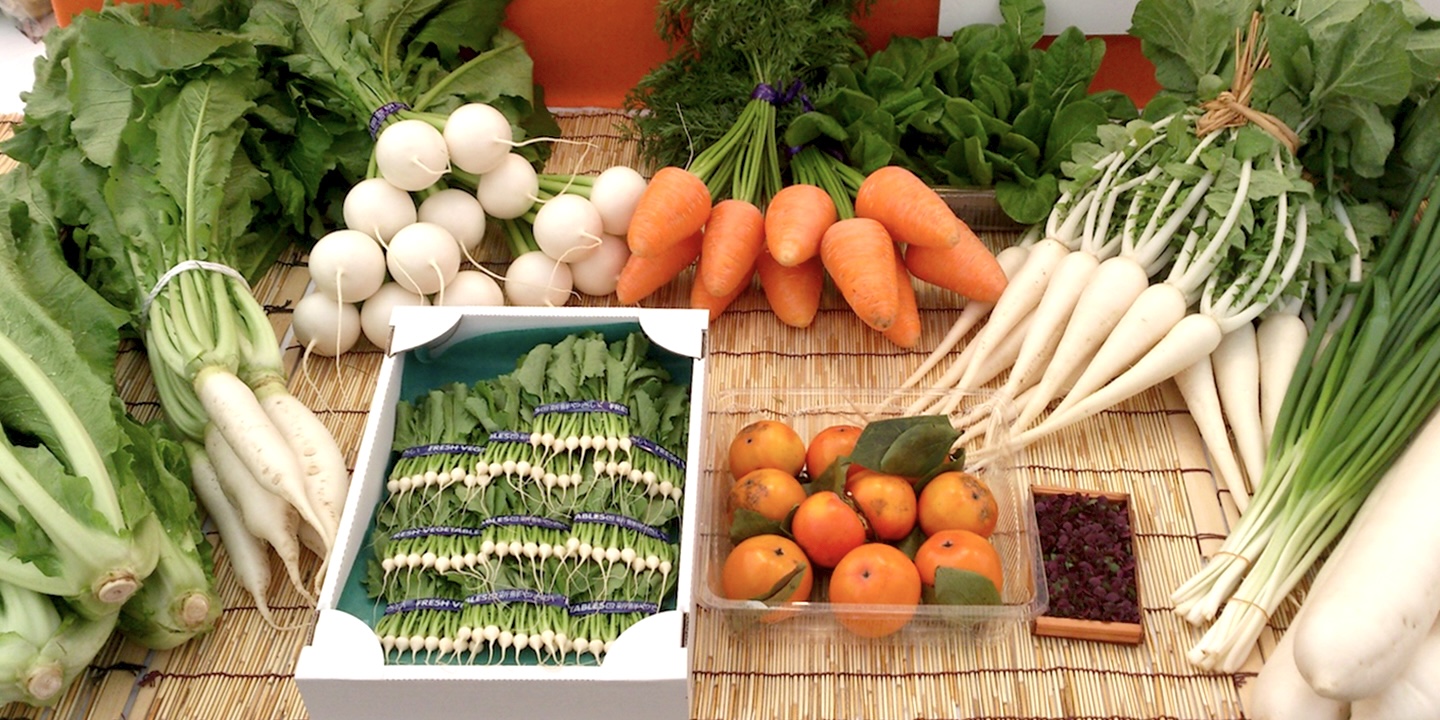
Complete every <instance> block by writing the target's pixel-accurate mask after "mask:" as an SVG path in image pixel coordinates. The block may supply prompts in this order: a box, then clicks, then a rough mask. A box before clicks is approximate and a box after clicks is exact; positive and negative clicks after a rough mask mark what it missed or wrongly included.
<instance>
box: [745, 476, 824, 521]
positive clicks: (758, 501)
mask: <svg viewBox="0 0 1440 720" xmlns="http://www.w3.org/2000/svg"><path fill="white" fill-rule="evenodd" d="M804 501H805V486H803V485H801V484H800V481H799V480H797V479H796V478H795V476H794V475H791V474H790V473H787V472H785V471H784V470H776V469H775V468H760V469H758V470H752V471H750V472H749V473H746V474H745V476H744V477H742V478H740V479H739V480H736V481H735V484H734V485H731V486H730V506H729V511H730V513H731V515H732V516H733V513H734V512H735V511H736V510H738V509H740V508H745V509H747V510H753V511H755V512H757V513H760V514H761V515H763V516H765V518H766V519H769V520H774V521H775V522H782V521H784V520H785V517H786V516H788V515H789V514H790V511H791V510H794V509H795V507H796V506H798V505H799V504H800V503H802V502H804Z"/></svg>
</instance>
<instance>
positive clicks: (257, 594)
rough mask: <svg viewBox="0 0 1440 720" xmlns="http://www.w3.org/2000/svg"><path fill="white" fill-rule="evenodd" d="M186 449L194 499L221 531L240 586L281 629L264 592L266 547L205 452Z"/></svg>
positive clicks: (269, 622) (191, 447) (189, 446)
mask: <svg viewBox="0 0 1440 720" xmlns="http://www.w3.org/2000/svg"><path fill="white" fill-rule="evenodd" d="M185 449H186V451H187V453H188V454H189V456H190V486H191V487H192V488H193V489H194V490H195V499H196V500H198V501H199V502H200V504H201V505H202V506H204V508H205V513H206V514H207V515H209V516H210V521H211V522H213V523H215V530H216V531H217V532H218V533H219V534H220V544H221V545H223V546H224V547H225V554H226V556H227V557H229V559H230V570H231V572H233V573H235V578H236V579H237V580H239V581H240V586H241V587H243V588H245V590H246V591H247V592H249V593H250V597H251V598H253V599H254V600H255V609H256V610H257V611H259V613H260V617H261V618H262V619H263V620H264V621H265V623H266V624H267V625H269V626H270V627H272V628H275V629H277V630H280V629H282V628H281V627H280V624H279V623H277V622H276V621H275V617H274V616H273V615H271V613H270V605H269V603H268V602H266V598H265V593H266V592H267V591H268V590H269V588H270V558H269V557H268V554H267V553H266V551H265V546H264V545H262V544H261V543H260V541H259V540H258V539H257V538H256V537H255V536H254V535H251V534H250V531H249V530H246V529H245V523H244V521H243V520H241V519H240V513H239V512H237V511H236V510H235V506H233V505H231V504H230V501H229V499H227V498H226V497H225V491H224V489H222V488H221V487H220V482H219V481H218V480H217V479H216V477H215V467H214V465H212V464H211V463H210V458H209V456H208V455H206V453H205V451H204V450H203V449H202V448H201V447H200V446H199V445H196V444H194V443H189V442H187V443H186V444H185Z"/></svg>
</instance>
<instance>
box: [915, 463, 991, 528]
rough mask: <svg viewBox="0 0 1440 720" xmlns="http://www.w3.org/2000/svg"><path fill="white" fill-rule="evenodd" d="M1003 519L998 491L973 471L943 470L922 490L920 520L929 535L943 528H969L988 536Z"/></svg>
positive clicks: (921, 526) (921, 525)
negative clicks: (998, 500) (972, 473)
mask: <svg viewBox="0 0 1440 720" xmlns="http://www.w3.org/2000/svg"><path fill="white" fill-rule="evenodd" d="M999 521H1000V507H999V503H998V502H997V501H996V500H995V494H994V493H992V492H990V486H989V485H987V484H986V483H985V481H984V480H981V479H980V478H979V477H976V476H975V475H971V474H970V473H967V472H963V471H960V470H952V471H949V472H943V473H940V474H939V475H936V476H935V477H934V478H932V479H931V480H930V482H929V483H927V484H926V485H925V487H924V489H922V490H921V491H920V502H919V522H920V529H921V530H924V531H925V534H926V535H934V534H935V533H938V532H940V531H941V530H969V531H970V532H973V533H975V534H976V535H979V536H981V537H984V538H988V537H990V535H991V534H993V533H994V532H995V526H996V524H998V523H999Z"/></svg>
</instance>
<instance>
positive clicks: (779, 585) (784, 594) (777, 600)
mask: <svg viewBox="0 0 1440 720" xmlns="http://www.w3.org/2000/svg"><path fill="white" fill-rule="evenodd" d="M808 567H809V566H808V565H806V564H805V563H797V564H796V565H795V567H794V568H793V569H791V570H790V572H788V573H785V575H784V576H782V577H781V578H780V579H779V580H777V581H775V585H774V586H773V587H771V588H770V590H769V591H768V592H766V593H765V594H764V595H761V596H760V597H754V598H749V599H751V600H758V601H760V602H762V603H765V604H766V605H769V606H770V607H776V606H778V605H784V604H785V603H787V602H789V601H790V598H791V597H792V596H794V595H795V591H796V590H799V589H800V583H801V582H803V581H804V579H805V570H806V569H807V568H808Z"/></svg>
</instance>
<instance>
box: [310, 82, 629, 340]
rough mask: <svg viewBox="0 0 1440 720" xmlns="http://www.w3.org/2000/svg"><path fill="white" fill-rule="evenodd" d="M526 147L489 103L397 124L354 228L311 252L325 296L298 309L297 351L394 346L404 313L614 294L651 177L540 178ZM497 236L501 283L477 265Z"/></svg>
mask: <svg viewBox="0 0 1440 720" xmlns="http://www.w3.org/2000/svg"><path fill="white" fill-rule="evenodd" d="M542 140H543V139H542ZM532 142H533V141H532ZM519 145H520V143H516V142H514V140H513V139H512V131H511V127H510V124H509V121H508V120H506V118H505V116H504V115H503V114H501V113H500V111H498V110H496V109H494V108H493V107H491V106H489V105H485V104H481V103H471V104H467V105H462V106H461V107H459V108H456V109H455V110H454V111H453V112H451V113H450V114H449V115H448V116H447V117H446V119H445V121H444V123H443V127H440V128H437V127H436V126H435V125H432V124H431V123H428V122H426V121H424V120H418V119H407V120H400V121H397V122H394V123H392V124H390V125H387V126H386V127H385V128H384V130H382V131H381V132H380V134H379V136H378V137H377V138H376V141H375V168H376V174H375V175H374V176H373V177H370V178H367V179H365V180H363V181H361V182H359V183H357V184H356V185H355V186H354V187H352V188H351V189H350V191H349V193H347V195H346V197H345V202H344V206H343V207H344V222H345V227H344V228H343V229H338V230H335V231H332V232H330V233H328V234H326V235H325V236H324V237H322V238H320V239H319V240H318V241H316V243H315V245H314V247H313V248H312V249H311V250H310V253H309V259H308V266H309V270H310V276H311V279H312V281H313V283H314V289H315V292H313V293H310V294H308V295H306V296H305V297H304V298H303V299H302V300H301V301H300V302H299V303H297V305H296V307H295V312H294V329H295V334H296V338H297V340H298V341H299V343H300V344H301V345H302V346H304V347H306V348H307V349H309V351H310V352H313V353H316V354H320V355H327V356H333V355H339V354H341V353H344V352H346V351H348V350H350V349H351V348H353V347H354V346H355V344H356V343H357V342H359V340H360V338H361V336H362V335H363V336H364V337H365V338H366V339H367V340H369V341H370V342H371V343H372V344H374V345H376V346H379V347H384V346H385V344H386V341H387V339H388V335H389V320H390V311H391V310H392V309H393V308H395V307H397V306H405V305H410V306H413V305H452V306H459V305H466V306H498V305H506V304H509V305H524V306H549V307H558V306H562V305H565V304H567V303H568V302H569V300H570V299H571V297H572V296H573V295H574V294H575V293H583V294H585V295H590V296H605V295H609V294H610V293H612V292H614V290H615V284H616V280H617V277H618V275H619V272H620V268H621V267H622V266H623V265H624V263H625V261H626V260H627V259H628V257H629V249H628V247H627V245H626V243H625V241H624V239H623V238H624V235H625V233H626V231H627V229H628V226H629V222H630V215H631V213H632V212H633V210H634V207H635V204H636V202H638V199H639V197H640V193H641V192H642V191H643V190H644V188H645V186H646V180H645V178H644V177H643V176H641V175H640V173H638V172H637V171H635V170H634V169H632V168H629V167H626V166H615V167H611V168H609V169H607V170H605V171H604V172H601V173H600V174H599V175H598V176H596V177H593V178H592V177H588V176H573V175H572V176H556V175H542V174H539V173H537V172H536V170H535V167H534V166H533V165H532V164H531V163H530V161H529V160H527V159H526V158H525V157H524V156H522V155H519V154H517V153H515V152H513V149H514V148H515V147H518V146H519ZM492 226H497V227H498V228H499V234H501V235H503V236H504V238H505V240H506V242H507V244H508V246H509V255H510V262H509V265H508V267H507V269H506V270H505V273H504V274H503V275H499V274H496V273H493V272H491V271H490V270H488V269H486V268H485V267H484V266H483V265H481V264H480V262H478V261H477V257H478V256H480V255H482V254H483V253H482V250H483V248H482V243H483V242H484V241H485V239H486V236H487V229H488V228H490V227H492Z"/></svg>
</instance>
